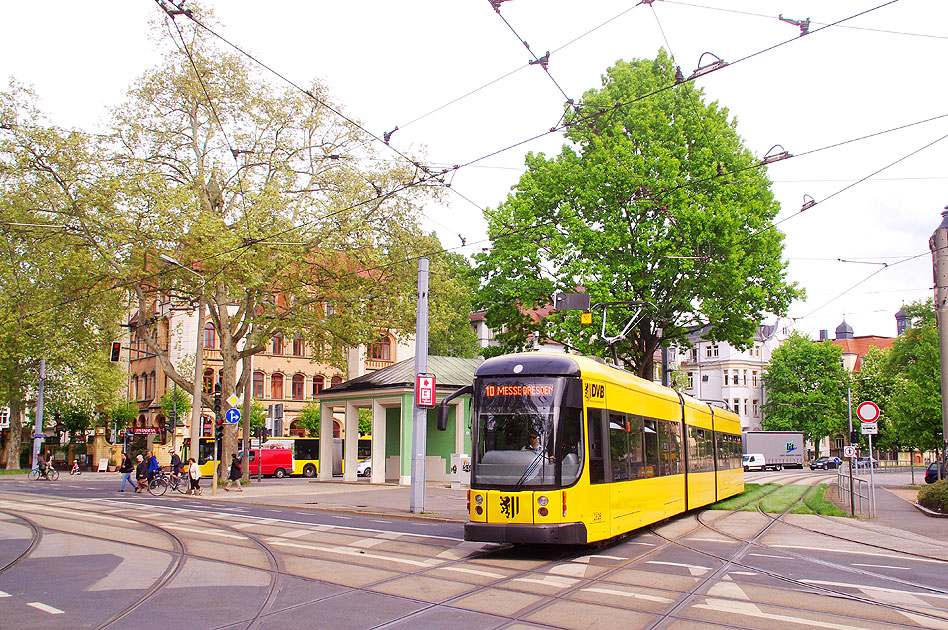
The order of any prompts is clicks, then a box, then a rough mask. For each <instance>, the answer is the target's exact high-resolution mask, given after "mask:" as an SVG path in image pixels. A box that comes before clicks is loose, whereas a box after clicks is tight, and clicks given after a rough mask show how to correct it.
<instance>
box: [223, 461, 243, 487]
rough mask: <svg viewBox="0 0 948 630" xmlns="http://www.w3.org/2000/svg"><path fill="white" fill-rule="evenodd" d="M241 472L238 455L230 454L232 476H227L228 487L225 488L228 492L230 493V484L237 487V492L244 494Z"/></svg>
mask: <svg viewBox="0 0 948 630" xmlns="http://www.w3.org/2000/svg"><path fill="white" fill-rule="evenodd" d="M242 476H243V475H242V473H241V472H240V460H239V459H237V453H231V454H230V474H229V475H228V476H227V485H226V486H224V490H225V491H226V492H229V491H230V484H234V485H235V486H237V492H243V488H241V487H240V478H241V477H242Z"/></svg>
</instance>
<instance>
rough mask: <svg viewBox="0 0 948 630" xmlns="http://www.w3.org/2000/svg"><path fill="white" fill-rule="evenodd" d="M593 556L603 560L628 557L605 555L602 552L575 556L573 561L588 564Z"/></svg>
mask: <svg viewBox="0 0 948 630" xmlns="http://www.w3.org/2000/svg"><path fill="white" fill-rule="evenodd" d="M593 558H602V559H603V560H628V559H629V558H623V557H622V556H605V555H602V554H598V553H594V554H590V555H588V556H583V557H582V558H576V559H575V560H573V562H582V563H586V564H588V563H589V561H590V560H592V559H593Z"/></svg>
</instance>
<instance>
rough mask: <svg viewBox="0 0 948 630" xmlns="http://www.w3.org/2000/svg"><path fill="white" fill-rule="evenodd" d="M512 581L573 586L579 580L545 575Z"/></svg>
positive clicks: (565, 586)
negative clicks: (540, 577)
mask: <svg viewBox="0 0 948 630" xmlns="http://www.w3.org/2000/svg"><path fill="white" fill-rule="evenodd" d="M514 582H527V583H528V584H542V585H543V586H554V587H556V588H567V587H569V586H573V585H574V584H576V583H577V582H579V580H574V579H572V578H564V577H559V576H556V575H547V576H544V577H543V578H542V579H537V578H514Z"/></svg>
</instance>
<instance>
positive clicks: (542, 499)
mask: <svg viewBox="0 0 948 630" xmlns="http://www.w3.org/2000/svg"><path fill="white" fill-rule="evenodd" d="M549 502H550V500H549V499H548V498H546V497H542V496H541V497H538V498H537V505H539V506H540V507H543V506H545V505H546V504H547V503H549Z"/></svg>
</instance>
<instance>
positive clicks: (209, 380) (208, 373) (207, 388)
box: [204, 368, 214, 394]
mask: <svg viewBox="0 0 948 630" xmlns="http://www.w3.org/2000/svg"><path fill="white" fill-rule="evenodd" d="M213 391H214V370H212V369H210V368H208V369H206V370H204V393H206V394H210V393H212V392H213Z"/></svg>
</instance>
